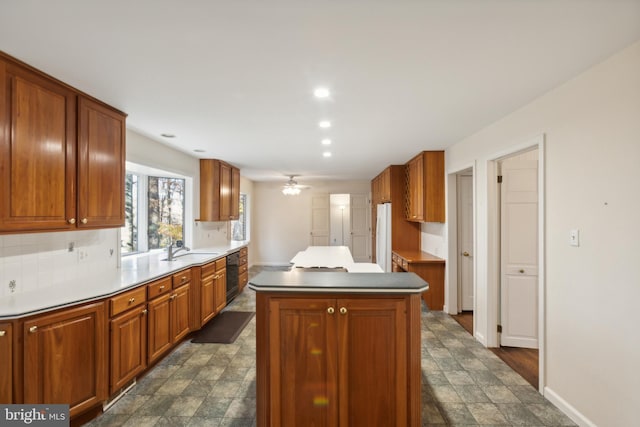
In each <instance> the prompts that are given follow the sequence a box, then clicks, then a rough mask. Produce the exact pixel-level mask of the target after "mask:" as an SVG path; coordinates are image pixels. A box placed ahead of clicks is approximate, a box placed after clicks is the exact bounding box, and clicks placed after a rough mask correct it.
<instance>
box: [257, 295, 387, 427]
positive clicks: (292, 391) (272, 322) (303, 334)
mask: <svg viewBox="0 0 640 427" xmlns="http://www.w3.org/2000/svg"><path fill="white" fill-rule="evenodd" d="M329 308H331V309H332V310H333V314H329V313H328V312H327V310H328V309H329ZM335 310H336V309H335V300H334V299H304V300H303V299H295V298H271V299H270V300H269V323H268V328H269V336H270V343H269V348H268V352H269V355H268V358H269V363H270V366H269V377H270V384H269V390H268V399H269V403H268V407H269V412H270V417H269V418H270V419H269V422H268V425H271V426H282V427H296V426H336V425H338V401H337V399H338V391H337V385H338V378H337V368H336V362H337V360H336V356H337V351H336V344H337V338H336V320H337V316H339V315H338V314H337V312H336V311H335ZM329 311H331V310H329ZM385 351H386V349H385ZM369 356H370V354H367V357H369ZM374 378H375V377H374ZM345 425H346V424H345ZM352 425H366V424H361V423H356V424H352ZM376 425H381V424H376Z"/></svg>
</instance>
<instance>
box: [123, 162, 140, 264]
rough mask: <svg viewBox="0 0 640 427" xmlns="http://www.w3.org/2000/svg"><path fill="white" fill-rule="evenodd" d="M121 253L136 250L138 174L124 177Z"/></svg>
mask: <svg viewBox="0 0 640 427" xmlns="http://www.w3.org/2000/svg"><path fill="white" fill-rule="evenodd" d="M120 240H121V242H122V243H121V250H122V253H123V254H125V253H132V252H138V175H134V174H132V173H127V174H126V175H125V178H124V227H122V231H121V232H120Z"/></svg>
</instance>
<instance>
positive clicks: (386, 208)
mask: <svg viewBox="0 0 640 427" xmlns="http://www.w3.org/2000/svg"><path fill="white" fill-rule="evenodd" d="M376 263H377V264H378V265H379V266H380V268H382V270H383V271H384V272H385V273H390V272H391V203H383V204H379V205H378V206H377V219H376Z"/></svg>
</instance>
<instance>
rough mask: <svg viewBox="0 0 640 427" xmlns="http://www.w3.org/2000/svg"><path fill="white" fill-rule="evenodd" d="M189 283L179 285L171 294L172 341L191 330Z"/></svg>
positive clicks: (178, 339)
mask: <svg viewBox="0 0 640 427" xmlns="http://www.w3.org/2000/svg"><path fill="white" fill-rule="evenodd" d="M190 306H191V285H190V284H188V283H187V284H186V285H183V286H180V287H179V288H178V289H176V290H175V291H174V292H173V295H171V328H172V329H171V331H172V332H171V335H172V340H173V341H172V342H173V343H176V342H178V341H180V340H181V339H182V338H183V337H184V336H186V335H187V334H188V333H189V332H190V331H191V326H190V325H191V323H190V322H189V314H190V312H191V310H189V307H190Z"/></svg>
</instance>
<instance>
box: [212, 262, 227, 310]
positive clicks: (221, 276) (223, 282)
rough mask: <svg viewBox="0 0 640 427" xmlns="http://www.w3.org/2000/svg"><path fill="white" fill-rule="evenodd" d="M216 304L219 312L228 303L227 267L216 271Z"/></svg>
mask: <svg viewBox="0 0 640 427" xmlns="http://www.w3.org/2000/svg"><path fill="white" fill-rule="evenodd" d="M214 282H215V283H214V292H215V296H214V299H213V300H214V304H215V305H216V313H219V312H220V311H221V310H222V309H223V308H224V307H225V306H226V305H227V269H226V268H223V269H222V270H218V271H216V276H215V281H214Z"/></svg>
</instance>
